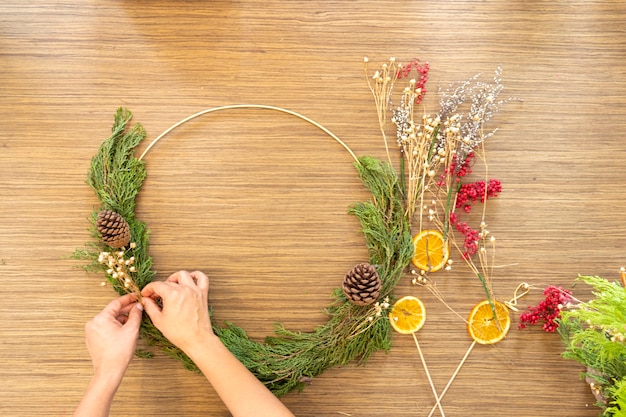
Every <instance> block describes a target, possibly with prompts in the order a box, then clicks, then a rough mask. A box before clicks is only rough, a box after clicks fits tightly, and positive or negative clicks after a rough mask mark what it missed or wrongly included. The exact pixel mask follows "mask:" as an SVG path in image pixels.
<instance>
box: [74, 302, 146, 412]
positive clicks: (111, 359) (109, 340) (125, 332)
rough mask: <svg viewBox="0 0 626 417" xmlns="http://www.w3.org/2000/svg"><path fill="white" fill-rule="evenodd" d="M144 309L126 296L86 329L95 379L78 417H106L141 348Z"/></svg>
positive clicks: (81, 403) (83, 400)
mask: <svg viewBox="0 0 626 417" xmlns="http://www.w3.org/2000/svg"><path fill="white" fill-rule="evenodd" d="M142 310H143V306H142V305H141V304H140V303H138V302H137V296H136V295H134V294H126V295H124V296H122V297H119V298H117V299H115V300H113V301H111V302H110V303H109V304H108V305H107V306H106V307H105V308H104V309H103V310H102V311H101V312H100V313H98V315H97V316H95V317H94V318H93V319H91V320H90V321H89V322H87V324H86V325H85V333H86V339H87V349H88V350H89V355H90V356H91V360H92V362H93V367H94V376H93V378H92V379H91V382H90V383H89V387H87V391H86V392H85V395H84V396H83V399H82V400H81V402H80V404H79V405H78V408H76V411H75V412H74V416H75V417H106V416H108V415H109V410H110V409H111V402H112V401H113V396H114V395H115V392H116V391H117V388H118V387H119V385H120V383H121V382H122V378H123V377H124V374H125V373H126V369H127V368H128V364H130V361H131V360H132V359H133V355H134V354H135V349H136V348H137V338H138V336H139V324H140V323H141V314H142V313H141V312H142Z"/></svg>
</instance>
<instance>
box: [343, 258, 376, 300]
mask: <svg viewBox="0 0 626 417" xmlns="http://www.w3.org/2000/svg"><path fill="white" fill-rule="evenodd" d="M381 285H382V283H381V281H380V277H379V276H378V272H376V268H374V267H373V266H372V265H370V264H367V263H362V264H358V265H356V266H355V267H354V268H352V270H351V271H350V272H348V273H347V274H346V277H345V278H344V280H343V292H344V294H345V295H346V297H348V300H349V301H350V302H352V303H354V304H356V305H359V306H366V305H369V304H373V303H374V302H375V301H376V300H377V299H378V296H379V295H380V287H381Z"/></svg>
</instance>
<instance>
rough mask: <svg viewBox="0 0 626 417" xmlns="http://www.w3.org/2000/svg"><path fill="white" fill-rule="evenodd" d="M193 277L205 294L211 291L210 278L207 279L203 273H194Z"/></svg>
mask: <svg viewBox="0 0 626 417" xmlns="http://www.w3.org/2000/svg"><path fill="white" fill-rule="evenodd" d="M191 277H192V278H193V279H194V280H195V281H196V285H197V286H198V288H200V289H201V290H202V291H203V292H204V293H207V292H208V291H209V277H207V276H206V275H205V274H204V272H202V271H193V272H192V273H191Z"/></svg>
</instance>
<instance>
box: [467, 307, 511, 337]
mask: <svg viewBox="0 0 626 417" xmlns="http://www.w3.org/2000/svg"><path fill="white" fill-rule="evenodd" d="M493 305H494V307H495V310H496V315H495V317H494V314H493V309H492V308H491V304H490V303H489V301H488V300H484V301H481V302H480V303H478V304H476V305H475V306H474V308H473V309H472V312H471V313H470V315H469V319H468V320H467V322H468V323H467V330H468V331H469V334H470V336H471V337H472V339H474V340H475V341H476V342H477V343H480V344H481V345H491V344H493V343H497V342H499V341H500V340H502V339H504V337H505V336H506V334H507V333H508V332H509V328H510V327H511V316H510V314H509V310H508V308H506V306H505V305H504V304H502V303H500V302H498V301H493Z"/></svg>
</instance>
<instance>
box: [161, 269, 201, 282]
mask: <svg viewBox="0 0 626 417" xmlns="http://www.w3.org/2000/svg"><path fill="white" fill-rule="evenodd" d="M166 281H167V282H175V283H177V284H182V285H194V284H195V283H194V281H193V277H192V276H191V274H190V273H189V272H187V271H185V270H182V271H178V272H175V273H173V274H172V275H170V276H169V277H168V278H167V280H166Z"/></svg>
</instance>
